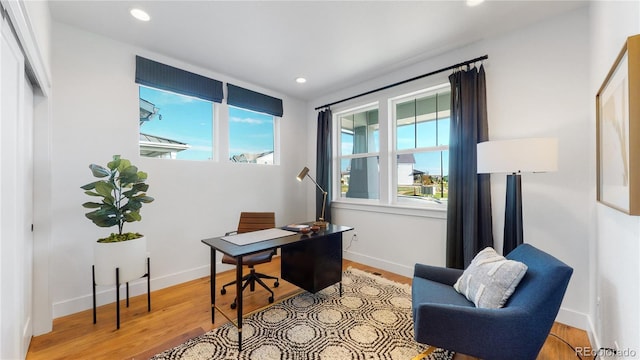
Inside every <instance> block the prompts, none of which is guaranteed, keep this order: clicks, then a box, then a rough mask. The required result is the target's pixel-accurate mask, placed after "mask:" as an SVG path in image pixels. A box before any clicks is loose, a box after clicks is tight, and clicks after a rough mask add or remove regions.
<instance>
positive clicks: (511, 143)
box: [478, 138, 558, 174]
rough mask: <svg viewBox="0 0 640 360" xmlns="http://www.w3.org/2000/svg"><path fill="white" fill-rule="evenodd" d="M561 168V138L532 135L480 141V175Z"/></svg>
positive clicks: (546, 170)
mask: <svg viewBox="0 0 640 360" xmlns="http://www.w3.org/2000/svg"><path fill="white" fill-rule="evenodd" d="M557 170H558V139H556V138H530V139H514V140H499V141H485V142H482V143H479V144H478V174H487V173H520V172H548V171H557Z"/></svg>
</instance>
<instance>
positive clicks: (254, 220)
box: [238, 212, 276, 234]
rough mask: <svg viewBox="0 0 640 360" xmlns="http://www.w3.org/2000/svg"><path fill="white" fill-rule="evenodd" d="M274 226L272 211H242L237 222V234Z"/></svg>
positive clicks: (274, 220)
mask: <svg viewBox="0 0 640 360" xmlns="http://www.w3.org/2000/svg"><path fill="white" fill-rule="evenodd" d="M274 227H276V214H275V213H273V212H242V213H240V221H239V222H238V234H242V233H247V232H251V231H258V230H266V229H271V228H274Z"/></svg>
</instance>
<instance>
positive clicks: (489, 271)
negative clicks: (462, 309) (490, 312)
mask: <svg viewBox="0 0 640 360" xmlns="http://www.w3.org/2000/svg"><path fill="white" fill-rule="evenodd" d="M526 272H527V265H525V264H523V263H521V262H518V261H514V260H507V259H505V258H504V256H502V255H500V254H498V253H497V252H496V251H495V250H494V249H493V248H490V247H488V248H485V249H484V250H482V251H480V252H479V253H478V254H477V255H476V256H475V257H474V258H473V260H472V261H471V264H470V265H469V267H468V268H467V269H466V270H465V271H464V272H463V273H462V276H460V278H458V281H456V283H455V284H454V285H453V287H454V289H456V291H457V292H459V293H460V294H462V295H464V296H466V298H467V299H468V300H469V301H471V302H473V303H474V304H475V305H476V307H479V308H489V309H498V308H501V307H503V306H504V304H505V303H506V302H507V300H508V299H509V297H510V296H511V294H513V292H514V291H515V289H516V286H518V283H520V280H522V277H523V276H524V274H525V273H526Z"/></svg>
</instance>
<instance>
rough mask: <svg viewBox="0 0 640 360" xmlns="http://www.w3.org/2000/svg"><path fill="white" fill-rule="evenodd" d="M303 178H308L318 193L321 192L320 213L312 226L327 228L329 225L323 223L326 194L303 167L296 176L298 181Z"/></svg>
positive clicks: (307, 169)
mask: <svg viewBox="0 0 640 360" xmlns="http://www.w3.org/2000/svg"><path fill="white" fill-rule="evenodd" d="M305 176H308V177H309V179H311V181H313V183H314V184H316V186H317V187H318V189H320V191H321V192H322V213H321V214H320V217H319V218H318V221H316V222H314V223H313V225H317V226H321V227H327V225H329V223H328V222H326V221H324V208H325V206H326V205H327V192H326V191H324V189H323V188H322V187H320V185H318V183H317V182H316V181H315V180H314V179H313V178H312V177H311V175H309V168H308V167H306V166H305V167H304V169H302V171H300V174H298V177H297V179H298V181H302V180H304V178H305Z"/></svg>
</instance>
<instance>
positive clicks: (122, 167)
mask: <svg viewBox="0 0 640 360" xmlns="http://www.w3.org/2000/svg"><path fill="white" fill-rule="evenodd" d="M130 166H131V161H129V160H127V159H120V165H118V171H119V172H120V173H122V172H123V171H124V170H125V169H126V168H128V167H130ZM137 171H138V169H137V168H136V172H137Z"/></svg>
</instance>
